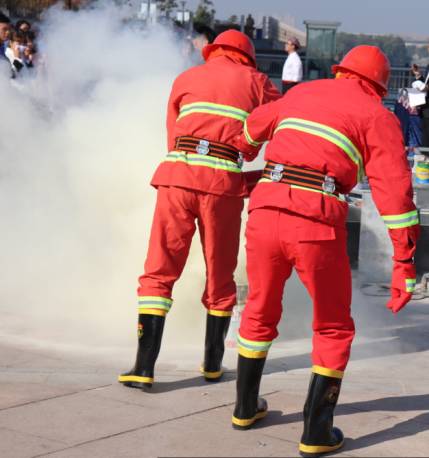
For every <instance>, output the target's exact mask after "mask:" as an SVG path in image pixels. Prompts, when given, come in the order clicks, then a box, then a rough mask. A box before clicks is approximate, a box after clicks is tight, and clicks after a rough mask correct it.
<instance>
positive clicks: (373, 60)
mask: <svg viewBox="0 0 429 458" xmlns="http://www.w3.org/2000/svg"><path fill="white" fill-rule="evenodd" d="M341 71H351V72H353V73H356V74H357V75H360V76H362V77H364V78H366V79H367V80H369V81H371V82H372V83H374V84H375V85H376V86H377V87H378V88H379V89H381V90H382V92H383V94H384V95H385V94H387V92H388V82H389V78H390V62H389V59H388V58H387V56H386V54H384V53H383V51H381V49H380V48H378V47H377V46H368V45H361V46H356V47H355V48H353V49H352V50H351V51H349V52H348V53H347V54H346V55H345V56H344V58H343V60H342V61H341V62H340V63H339V64H338V65H334V66H333V67H332V72H333V73H334V74H335V73H337V72H341Z"/></svg>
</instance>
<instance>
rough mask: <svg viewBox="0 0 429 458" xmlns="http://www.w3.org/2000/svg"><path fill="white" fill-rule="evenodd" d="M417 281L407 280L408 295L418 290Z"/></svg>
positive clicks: (413, 279)
mask: <svg viewBox="0 0 429 458" xmlns="http://www.w3.org/2000/svg"><path fill="white" fill-rule="evenodd" d="M416 283H417V281H416V279H415V278H407V279H405V290H406V291H407V293H414V290H415V289H416Z"/></svg>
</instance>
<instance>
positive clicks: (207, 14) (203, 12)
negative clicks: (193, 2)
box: [194, 0, 216, 26]
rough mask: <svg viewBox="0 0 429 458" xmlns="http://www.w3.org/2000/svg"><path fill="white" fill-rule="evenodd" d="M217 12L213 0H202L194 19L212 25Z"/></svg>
mask: <svg viewBox="0 0 429 458" xmlns="http://www.w3.org/2000/svg"><path fill="white" fill-rule="evenodd" d="M215 14H216V10H215V9H214V8H213V2H212V0H200V3H199V4H198V7H197V10H196V11H195V14H194V21H195V22H198V23H200V24H205V25H208V26H211V25H212V24H213V21H214V18H215Z"/></svg>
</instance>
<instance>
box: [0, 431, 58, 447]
mask: <svg viewBox="0 0 429 458" xmlns="http://www.w3.org/2000/svg"><path fill="white" fill-rule="evenodd" d="M2 429H4V430H6V431H10V432H12V433H18V434H21V435H23V436H31V437H35V438H37V439H41V440H47V441H50V442H56V443H57V444H61V445H67V443H66V442H63V441H59V440H57V439H49V438H47V437H45V436H39V435H38V434H33V433H29V432H27V431H25V432H23V431H19V430H17V429H13V428H8V427H6V426H2Z"/></svg>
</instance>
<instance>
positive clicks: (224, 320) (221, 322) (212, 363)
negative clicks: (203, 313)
mask: <svg viewBox="0 0 429 458" xmlns="http://www.w3.org/2000/svg"><path fill="white" fill-rule="evenodd" d="M230 321H231V317H230V316H214V315H210V314H207V323H206V342H205V350H204V363H203V364H202V366H201V373H202V374H203V375H204V378H205V379H206V380H207V381H208V382H218V381H219V380H220V379H221V378H222V375H223V370H222V359H223V354H224V352H225V338H226V334H227V332H228V328H229V323H230Z"/></svg>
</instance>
